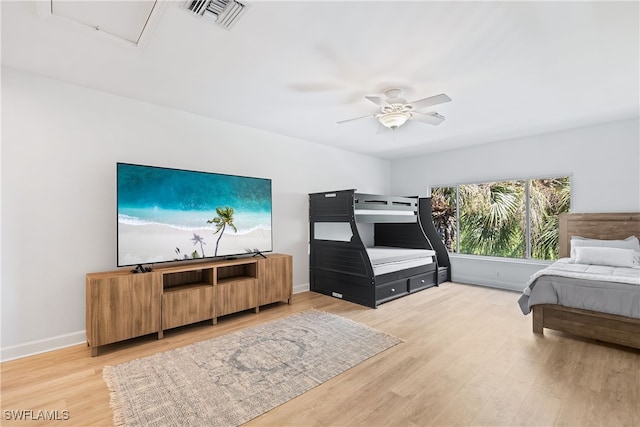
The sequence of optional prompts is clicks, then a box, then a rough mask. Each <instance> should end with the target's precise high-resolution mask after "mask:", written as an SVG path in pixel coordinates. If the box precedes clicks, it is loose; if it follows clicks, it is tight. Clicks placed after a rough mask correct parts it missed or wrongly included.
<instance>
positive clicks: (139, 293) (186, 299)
mask: <svg viewBox="0 0 640 427" xmlns="http://www.w3.org/2000/svg"><path fill="white" fill-rule="evenodd" d="M292 262H293V261H292V257H291V256H290V255H283V254H268V255H267V257H266V259H265V258H262V257H253V258H240V259H234V260H224V261H211V262H197V263H190V264H181V265H177V266H170V267H159V268H156V269H154V270H153V271H151V272H147V273H132V272H131V271H130V270H118V271H110V272H103V273H89V274H87V295H86V298H87V307H86V311H87V313H86V314H87V319H86V321H87V325H86V328H87V344H88V345H89V347H90V348H91V356H97V355H98V347H99V346H101V345H106V344H111V343H114V342H117V341H123V340H127V339H129V338H134V337H139V336H142V335H147V334H152V333H157V334H158V339H162V337H163V332H164V330H166V329H171V328H175V327H178V326H182V325H187V324H190V323H196V322H200V321H203V320H212V322H213V324H214V325H215V324H216V323H217V318H218V317H220V316H224V315H226V314H231V313H236V312H239V311H243V310H248V309H254V310H255V312H256V313H257V312H258V311H259V309H260V306H262V305H266V304H271V303H274V302H278V301H283V302H287V303H289V304H290V303H291V295H292V293H293V277H292V276H293V274H292V272H293V266H292Z"/></svg>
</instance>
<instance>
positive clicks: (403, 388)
mask: <svg viewBox="0 0 640 427" xmlns="http://www.w3.org/2000/svg"><path fill="white" fill-rule="evenodd" d="M517 298H518V294H517V293H514V292H507V291H501V290H496V289H488V288H482V287H475V286H468V285H459V284H453V283H445V284H443V285H441V286H440V287H438V288H431V289H427V290H425V291H422V292H418V293H416V294H414V295H411V296H408V297H405V298H401V299H399V300H396V301H392V302H389V303H387V304H383V305H382V306H380V307H379V308H378V309H376V310H374V309H369V308H365V307H361V306H358V305H355V304H351V303H348V302H344V301H341V300H338V299H335V298H330V297H326V296H323V295H320V294H316V293H312V292H306V293H302V294H296V295H294V296H293V303H292V304H291V305H287V304H275V305H272V306H268V307H265V308H263V309H261V310H260V313H258V314H255V313H253V312H251V311H249V312H243V313H239V314H236V315H231V316H226V317H222V318H220V319H219V322H218V325H217V326H212V325H210V324H206V323H203V324H198V325H192V326H189V327H184V328H179V329H175V330H170V331H167V332H166V333H165V338H164V339H163V340H156V339H155V336H154V335H152V336H147V337H142V338H139V339H135V340H130V341H127V342H125V343H118V344H114V345H110V346H106V347H103V348H101V349H100V355H99V356H98V357H94V358H92V357H90V352H89V348H88V347H86V346H84V345H79V346H75V347H70V348H66V349H62V350H57V351H53V352H50V353H46V354H41V355H36V356H32V357H28V358H24V359H20V360H15V361H10V362H5V363H3V364H2V365H1V375H2V376H1V381H2V395H1V396H2V404H1V406H2V410H3V413H2V421H1V423H2V425H19V424H22V425H43V424H44V423H41V422H33V421H30V422H26V423H24V422H23V423H18V422H16V421H13V420H7V416H6V413H5V411H6V410H28V409H32V410H34V411H37V410H49V411H53V410H58V411H59V412H61V413H62V411H68V414H69V420H67V421H55V422H51V423H50V424H52V425H64V426H72V425H78V426H92V425H99V426H108V425H112V418H111V417H112V413H111V410H110V408H109V393H108V391H107V388H106V386H105V383H104V381H103V379H102V368H103V366H105V365H114V364H118V363H122V362H126V361H128V360H131V359H134V358H139V357H144V356H148V355H151V354H154V353H156V352H159V351H164V350H169V349H172V348H176V347H180V346H183V345H186V344H190V343H192V342H196V341H200V340H204V339H207V338H211V337H214V336H218V335H221V334H224V333H227V332H230V331H233V330H237V329H240V328H244V327H247V326H250V325H254V324H256V323H259V322H262V321H266V320H272V319H276V318H280V317H284V316H287V315H289V314H292V313H295V312H299V311H302V310H305V309H309V308H316V309H319V310H324V311H328V312H331V313H335V314H338V315H342V316H344V317H348V318H350V319H353V320H356V321H358V322H361V323H364V324H367V325H370V326H372V327H374V328H377V329H380V330H383V331H385V332H388V333H391V334H393V335H396V336H398V337H400V338H402V339H403V340H404V341H405V342H404V343H402V344H400V345H398V346H395V347H393V348H391V349H389V350H387V351H385V352H383V353H381V354H379V355H377V356H375V357H373V358H371V359H369V360H367V361H365V362H363V363H361V364H360V365H358V366H356V367H354V368H352V369H350V370H348V371H347V372H344V373H343V374H341V375H338V376H337V377H335V378H333V379H332V380H330V381H327V382H326V383H324V384H322V385H320V386H319V387H316V388H315V389H313V390H310V391H309V392H307V393H304V394H303V395H301V396H299V397H297V398H295V399H293V400H291V401H289V402H287V403H286V404H284V405H282V406H280V407H277V408H275V409H273V410H272V411H270V412H268V413H266V414H264V415H262V416H260V417H258V418H256V419H254V420H252V421H251V422H249V423H248V424H247V425H252V426H285V425H290V426H294V425H295V426H329V425H335V426H347V425H354V426H355V425H357V426H390V425H393V426H422V425H425V426H426V425H436V426H452V425H474V426H476V425H486V426H510V425H535V426H547V425H558V426H588V425H592V426H639V425H640V351H639V350H632V349H626V348H624V347H618V346H614V345H608V344H602V343H598V342H595V341H590V340H584V339H579V338H574V337H571V336H569V335H565V334H561V333H557V332H553V331H545V336H544V337H541V336H538V335H535V334H533V333H532V332H531V316H523V315H522V313H520V311H519V309H518V307H517V304H516V300H517Z"/></svg>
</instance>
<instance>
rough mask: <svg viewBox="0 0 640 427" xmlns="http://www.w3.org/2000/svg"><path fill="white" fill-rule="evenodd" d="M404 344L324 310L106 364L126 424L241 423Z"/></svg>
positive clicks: (118, 416) (118, 414) (119, 421)
mask: <svg viewBox="0 0 640 427" xmlns="http://www.w3.org/2000/svg"><path fill="white" fill-rule="evenodd" d="M400 342H402V340H400V339H398V338H395V337H393V336H390V335H388V334H385V333H383V332H380V331H378V330H376V329H372V328H370V327H368V326H365V325H362V324H360V323H357V322H354V321H352V320H349V319H345V318H343V317H340V316H336V315H333V314H329V313H324V312H320V311H316V310H310V311H305V312H302V313H298V314H295V315H291V316H288V317H285V318H283V319H279V320H275V321H272V322H267V323H263V324H260V325H257V326H252V327H249V328H246V329H243V330H240V331H237V332H233V333H230V334H227V335H223V336H220V337H216V338H212V339H210V340H207V341H202V342H199V343H195V344H191V345H188V346H186V347H182V348H178V349H175V350H171V351H167V352H164V353H158V354H155V355H153V356H149V357H145V358H143V359H136V360H132V361H131V362H127V363H123V364H120V365H116V366H105V367H104V369H103V377H104V380H105V382H106V383H107V386H108V387H109V389H110V390H111V407H112V408H113V411H114V423H115V424H116V425H119V426H145V427H146V426H237V425H240V424H242V423H245V422H247V421H249V420H251V419H253V418H255V417H257V416H259V415H261V414H263V413H265V412H267V411H269V410H270V409H273V408H275V407H276V406H278V405H281V404H283V403H285V402H287V401H288V400H290V399H292V398H294V397H296V396H299V395H300V394H302V393H304V392H305V391H308V390H310V389H312V388H313V387H316V386H317V385H319V384H322V383H323V382H324V381H327V380H328V379H330V378H332V377H334V376H336V375H338V374H340V373H341V372H344V371H345V370H347V369H349V368H351V367H353V366H355V365H357V364H358V363H360V362H362V361H364V360H366V359H368V358H370V357H372V356H374V355H376V354H378V353H380V352H382V351H384V350H386V349H388V348H390V347H393V346H394V345H396V344H398V343H400Z"/></svg>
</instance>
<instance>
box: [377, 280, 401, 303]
mask: <svg viewBox="0 0 640 427" xmlns="http://www.w3.org/2000/svg"><path fill="white" fill-rule="evenodd" d="M408 293H409V292H408V290H407V279H401V280H396V281H395V282H390V283H385V284H384V285H380V286H377V287H376V303H378V304H380V303H383V302H385V301H389V300H392V299H394V298H398V297H401V296H403V295H407V294H408Z"/></svg>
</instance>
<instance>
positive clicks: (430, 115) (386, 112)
mask: <svg viewBox="0 0 640 427" xmlns="http://www.w3.org/2000/svg"><path fill="white" fill-rule="evenodd" d="M401 92H402V91H401V90H400V89H388V90H386V91H385V92H384V94H385V96H386V98H382V97H379V96H365V98H367V99H368V100H369V101H371V102H373V103H374V104H376V105H377V106H378V107H380V112H379V113H376V114H370V115H368V116H364V117H356V118H354V119H347V120H341V121H339V122H338V123H346V122H350V121H353V120H360V119H366V118H369V117H375V118H376V119H378V121H380V123H381V124H382V125H383V126H385V127H387V128H389V129H397V128H399V127H400V126H402V125H403V124H405V123H406V122H407V120H409V119H412V120H417V121H419V122H423V123H428V124H430V125H439V124H440V123H442V122H443V121H444V116H442V115H440V114H438V113H437V112H435V111H431V112H426V113H423V112H420V111H417V110H418V109H420V108H426V107H431V106H432V105H437V104H442V103H445V102H449V101H451V98H449V97H448V96H447V95H445V94H444V93H441V94H440V95H435V96H430V97H428V98H424V99H419V100H417V101H413V102H407V101H406V100H405V99H403V98H400V94H401Z"/></svg>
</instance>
